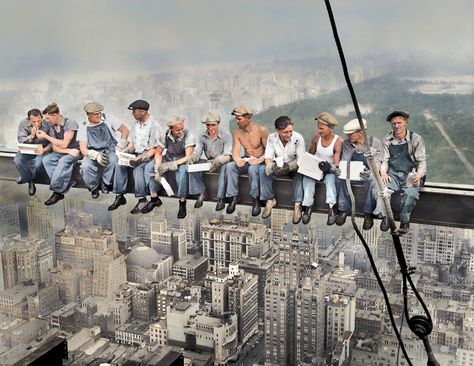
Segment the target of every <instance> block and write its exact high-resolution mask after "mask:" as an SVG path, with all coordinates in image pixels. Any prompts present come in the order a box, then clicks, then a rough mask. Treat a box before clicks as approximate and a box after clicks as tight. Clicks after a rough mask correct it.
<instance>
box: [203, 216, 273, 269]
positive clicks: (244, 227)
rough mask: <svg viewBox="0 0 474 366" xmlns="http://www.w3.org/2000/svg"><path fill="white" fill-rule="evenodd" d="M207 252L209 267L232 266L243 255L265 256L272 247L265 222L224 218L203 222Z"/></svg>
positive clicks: (204, 249)
mask: <svg viewBox="0 0 474 366" xmlns="http://www.w3.org/2000/svg"><path fill="white" fill-rule="evenodd" d="M201 241H202V246H203V255H204V256H205V257H208V258H209V268H210V270H211V271H216V270H217V269H218V268H224V267H229V264H230V263H236V262H237V261H238V260H239V259H241V258H249V257H262V256H264V255H265V254H266V253H267V252H268V250H269V245H270V242H269V233H268V229H267V227H266V226H265V225H264V224H258V223H253V222H246V221H240V220H236V221H230V220H222V219H212V220H210V221H208V220H203V221H202V223H201Z"/></svg>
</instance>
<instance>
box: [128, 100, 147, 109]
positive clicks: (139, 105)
mask: <svg viewBox="0 0 474 366" xmlns="http://www.w3.org/2000/svg"><path fill="white" fill-rule="evenodd" d="M128 109H130V110H133V109H143V110H144V111H147V110H149V109H150V104H149V103H148V102H147V101H146V100H142V99H138V100H136V101H134V102H133V103H131V104H130V105H129V106H128Z"/></svg>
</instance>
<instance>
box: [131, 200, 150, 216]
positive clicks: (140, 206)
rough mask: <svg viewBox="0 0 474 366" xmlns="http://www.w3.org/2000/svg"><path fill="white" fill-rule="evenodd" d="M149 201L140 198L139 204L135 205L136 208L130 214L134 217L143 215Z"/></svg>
mask: <svg viewBox="0 0 474 366" xmlns="http://www.w3.org/2000/svg"><path fill="white" fill-rule="evenodd" d="M147 202H148V201H147V199H146V198H140V199H139V200H138V202H137V204H136V205H135V207H134V208H132V210H131V211H130V213H131V214H132V215H136V214H139V213H142V210H143V208H144V207H145V206H146V204H147Z"/></svg>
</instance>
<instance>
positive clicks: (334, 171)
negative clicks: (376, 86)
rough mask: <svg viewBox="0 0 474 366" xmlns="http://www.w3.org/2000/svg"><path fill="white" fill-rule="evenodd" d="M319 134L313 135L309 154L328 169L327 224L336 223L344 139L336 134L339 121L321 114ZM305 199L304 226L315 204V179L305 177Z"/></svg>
mask: <svg viewBox="0 0 474 366" xmlns="http://www.w3.org/2000/svg"><path fill="white" fill-rule="evenodd" d="M315 120H316V127H317V129H318V132H317V133H315V134H314V135H313V138H312V140H311V146H310V148H309V153H310V154H314V155H316V156H317V157H318V158H320V159H321V160H322V161H323V165H324V166H325V167H326V169H324V170H325V175H324V184H325V185H326V203H327V204H328V205H329V209H328V219H327V224H328V225H333V224H334V223H335V222H336V210H335V207H334V205H335V204H336V200H337V193H336V176H337V175H339V174H340V170H339V168H338V166H339V160H340V154H341V147H342V139H341V138H340V137H339V136H338V135H336V134H334V127H335V126H337V123H338V122H337V119H336V117H334V116H333V115H332V114H330V113H328V112H322V113H320V114H319V115H318V116H317V117H316V118H315ZM303 187H304V199H303V220H302V221H303V224H307V223H309V221H310V219H311V211H312V206H313V203H314V193H315V190H316V181H315V180H314V179H313V178H310V177H307V176H304V177H303Z"/></svg>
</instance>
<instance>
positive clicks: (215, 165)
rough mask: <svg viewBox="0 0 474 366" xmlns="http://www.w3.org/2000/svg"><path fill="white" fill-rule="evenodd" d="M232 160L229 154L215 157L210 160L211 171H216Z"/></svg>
mask: <svg viewBox="0 0 474 366" xmlns="http://www.w3.org/2000/svg"><path fill="white" fill-rule="evenodd" d="M229 161H230V156H229V155H217V156H216V157H215V158H214V159H212V160H210V161H209V162H210V163H211V169H209V172H211V173H214V172H216V171H217V169H219V168H220V167H221V166H222V165H224V164H225V163H227V162H229Z"/></svg>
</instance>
